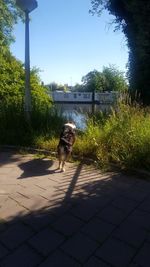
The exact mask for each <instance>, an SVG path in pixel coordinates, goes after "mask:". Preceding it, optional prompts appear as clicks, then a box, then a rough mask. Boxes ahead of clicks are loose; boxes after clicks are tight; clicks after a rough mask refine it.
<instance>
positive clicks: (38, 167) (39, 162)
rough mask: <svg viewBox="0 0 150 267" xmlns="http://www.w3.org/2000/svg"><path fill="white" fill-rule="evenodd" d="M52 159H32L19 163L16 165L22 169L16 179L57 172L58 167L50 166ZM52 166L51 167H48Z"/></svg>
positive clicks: (52, 163)
mask: <svg viewBox="0 0 150 267" xmlns="http://www.w3.org/2000/svg"><path fill="white" fill-rule="evenodd" d="M53 165H54V161H53V160H47V159H33V160H30V161H28V162H25V163H21V164H19V165H18V167H19V168H20V169H21V170H23V173H22V174H21V175H20V177H18V179H23V178H31V177H33V176H44V175H49V174H53V173H55V172H57V170H58V168H54V169H53V168H52V167H53ZM50 168H52V169H50Z"/></svg>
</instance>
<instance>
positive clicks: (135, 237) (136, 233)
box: [112, 221, 147, 247]
mask: <svg viewBox="0 0 150 267" xmlns="http://www.w3.org/2000/svg"><path fill="white" fill-rule="evenodd" d="M112 236H113V237H117V238H118V239H120V240H122V241H126V242H127V243H129V244H130V245H133V246H135V247H140V246H141V244H142V243H143V242H144V240H145V239H146V236H147V233H146V231H145V230H144V229H143V228H141V227H140V226H138V225H137V224H136V223H132V222H126V221H125V222H124V223H122V224H121V225H120V226H119V227H118V228H117V229H116V230H115V231H114V232H113V234H112Z"/></svg>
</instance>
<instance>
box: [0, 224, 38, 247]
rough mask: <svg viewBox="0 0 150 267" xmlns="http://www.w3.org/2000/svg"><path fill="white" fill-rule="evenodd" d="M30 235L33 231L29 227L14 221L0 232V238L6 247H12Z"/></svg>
mask: <svg viewBox="0 0 150 267" xmlns="http://www.w3.org/2000/svg"><path fill="white" fill-rule="evenodd" d="M32 235H33V231H32V230H31V229H30V228H29V227H27V226H25V225H23V224H21V223H16V224H13V225H11V226H10V227H9V228H8V229H7V230H6V231H4V232H1V233H0V240H1V242H2V243H3V244H4V245H5V246H6V247H7V248H9V249H14V248H16V247H17V246H18V245H20V244H21V243H23V242H24V241H25V240H27V239H28V238H29V237H31V236H32Z"/></svg>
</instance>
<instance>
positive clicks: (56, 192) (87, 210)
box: [0, 151, 150, 267]
mask: <svg viewBox="0 0 150 267" xmlns="http://www.w3.org/2000/svg"><path fill="white" fill-rule="evenodd" d="M56 167H57V164H56V162H53V161H51V160H49V159H47V158H44V159H36V158H35V157H34V156H32V155H19V154H15V153H11V152H9V151H8V152H1V153H0V267H34V266H40V267H56V266H57V267H75V266H76V267H78V266H86V267H97V266H99V267H108V266H111V267H125V266H129V267H150V183H149V182H146V181H142V180H140V179H136V177H132V176H125V175H123V174H119V173H113V172H112V173H105V174H102V173H101V172H100V171H98V170H95V169H94V168H92V167H89V166H85V165H83V164H79V165H78V166H75V165H73V164H68V166H67V170H66V172H65V173H60V172H58V170H56Z"/></svg>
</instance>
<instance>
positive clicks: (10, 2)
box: [0, 0, 22, 54]
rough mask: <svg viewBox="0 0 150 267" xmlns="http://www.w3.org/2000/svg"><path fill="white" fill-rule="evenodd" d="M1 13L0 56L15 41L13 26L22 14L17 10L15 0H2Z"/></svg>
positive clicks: (0, 1) (0, 4) (0, 2)
mask: <svg viewBox="0 0 150 267" xmlns="http://www.w3.org/2000/svg"><path fill="white" fill-rule="evenodd" d="M0 12H1V14H0V54H3V53H5V51H6V48H8V46H9V44H10V42H12V41H13V40H14V38H13V36H12V30H13V26H14V24H15V23H17V19H18V18H19V17H22V13H21V12H20V11H19V10H18V9H17V7H16V5H15V0H0Z"/></svg>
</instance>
